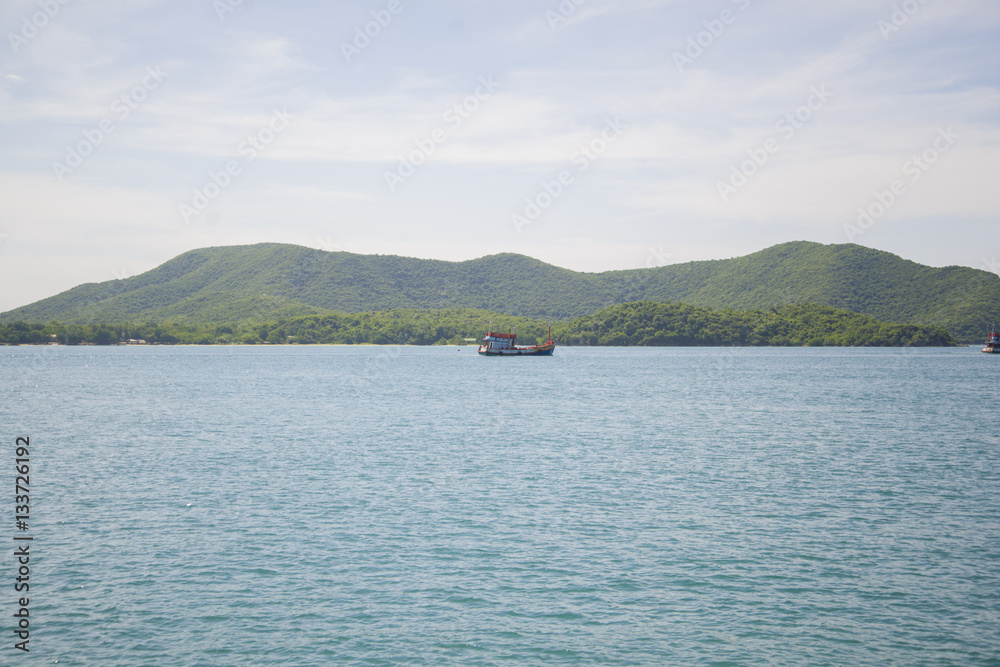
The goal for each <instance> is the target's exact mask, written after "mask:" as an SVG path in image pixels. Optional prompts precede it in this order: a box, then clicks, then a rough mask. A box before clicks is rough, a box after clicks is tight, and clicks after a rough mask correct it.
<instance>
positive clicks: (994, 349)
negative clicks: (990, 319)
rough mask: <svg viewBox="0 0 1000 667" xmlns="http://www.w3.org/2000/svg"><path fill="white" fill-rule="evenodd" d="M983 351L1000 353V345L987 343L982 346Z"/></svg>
mask: <svg viewBox="0 0 1000 667" xmlns="http://www.w3.org/2000/svg"><path fill="white" fill-rule="evenodd" d="M983 352H985V353H986V354H1000V347H993V346H992V345H987V346H986V347H984V348H983Z"/></svg>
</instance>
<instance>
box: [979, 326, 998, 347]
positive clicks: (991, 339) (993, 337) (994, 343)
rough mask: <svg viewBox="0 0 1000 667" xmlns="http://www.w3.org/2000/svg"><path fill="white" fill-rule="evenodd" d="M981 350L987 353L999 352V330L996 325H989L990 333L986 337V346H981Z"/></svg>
mask: <svg viewBox="0 0 1000 667" xmlns="http://www.w3.org/2000/svg"><path fill="white" fill-rule="evenodd" d="M983 352H986V353H989V354H1000V331H997V325H995V324H994V325H993V326H992V327H990V333H989V335H988V336H987V337H986V347H984V348H983Z"/></svg>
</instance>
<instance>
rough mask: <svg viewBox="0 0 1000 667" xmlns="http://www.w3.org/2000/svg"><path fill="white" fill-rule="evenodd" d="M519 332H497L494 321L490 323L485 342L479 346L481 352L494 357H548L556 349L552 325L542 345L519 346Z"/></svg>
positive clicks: (484, 338)
mask: <svg viewBox="0 0 1000 667" xmlns="http://www.w3.org/2000/svg"><path fill="white" fill-rule="evenodd" d="M516 339H517V334H516V333H514V332H513V331H509V332H507V333H505V334H504V333H496V332H495V331H493V323H492V322H491V323H490V328H489V331H487V332H486V335H485V336H483V344H482V345H480V346H479V354H484V355H487V356H492V357H525V356H534V357H546V356H550V355H551V354H552V351H553V350H555V349H556V342H555V341H554V340H552V327H551V326H550V327H549V334H548V336H547V338H546V340H545V342H544V343H542V344H541V345H526V346H524V347H518V346H517V345H515V344H514V341H515V340H516Z"/></svg>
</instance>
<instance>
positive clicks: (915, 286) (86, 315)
mask: <svg viewBox="0 0 1000 667" xmlns="http://www.w3.org/2000/svg"><path fill="white" fill-rule="evenodd" d="M635 301H658V302H665V301H677V302H683V303H688V304H692V305H696V306H702V307H707V308H716V309H719V308H734V309H741V310H742V309H769V308H776V307H779V306H782V305H787V304H799V303H813V304H819V305H828V306H833V307H836V308H843V309H847V310H851V311H854V312H857V313H862V314H864V315H868V316H870V317H874V318H876V319H878V320H882V321H885V322H902V323H917V324H930V325H937V326H941V327H943V328H945V329H947V330H948V331H950V332H951V333H952V334H953V335H955V336H956V337H957V338H958V339H960V340H965V341H979V339H981V338H982V337H983V335H984V333H985V331H986V330H988V328H989V325H990V323H991V322H992V321H997V322H1000V277H998V276H996V275H994V274H991V273H988V272H986V271H979V270H975V269H970V268H964V267H947V268H941V269H939V268H932V267H928V266H923V265H921V264H917V263H915V262H910V261H907V260H904V259H902V258H900V257H897V256H895V255H892V254H890V253H886V252H882V251H878V250H872V249H869V248H865V247H862V246H858V245H854V244H847V245H822V244H819V243H810V242H804V241H799V242H792V243H785V244H781V245H778V246H774V247H771V248H768V249H766V250H762V251H760V252H756V253H753V254H751V255H747V256H745V257H737V258H734V259H726V260H712V261H702V262H690V263H687V264H675V265H670V266H663V267H658V268H653V269H633V270H628V271H609V272H605V273H580V272H576V271H570V270H568V269H562V268H558V267H555V266H552V265H550V264H546V263H544V262H540V261H538V260H535V259H532V258H530V257H525V256H523V255H515V254H500V255H492V256H489V257H482V258H480V259H474V260H469V261H466V262H445V261H439V260H423V259H413V258H406V257H397V256H391V255H357V254H353V253H347V252H325V251H321V250H314V249H311V248H304V247H301V246H294V245H286V244H276V243H264V244H258V245H251V246H230V247H219V248H202V249H199V250H192V251H190V252H187V253H184V254H183V255H180V256H178V257H176V258H174V259H172V260H170V261H168V262H166V263H164V264H162V265H161V266H159V267H157V268H155V269H153V270H151V271H148V272H146V273H143V274H141V275H138V276H135V277H132V278H127V279H124V280H115V281H109V282H106V283H98V284H86V285H81V286H79V287H76V288H74V289H71V290H68V291H66V292H63V293H62V294H58V295H56V296H53V297H50V298H48V299H43V300H42V301H38V302H36V303H33V304H30V305H28V306H24V307H22V308H17V309H15V310H11V311H8V312H6V313H2V314H0V322H8V323H9V322H15V321H25V322H50V321H58V322H63V323H67V324H69V323H94V322H128V321H132V322H186V323H192V324H199V323H223V322H253V321H260V322H265V321H274V320H277V319H280V318H291V317H300V316H304V315H327V314H331V313H334V312H342V313H358V312H366V311H379V310H387V309H394V308H414V309H443V308H477V309H483V310H488V311H493V312H499V313H506V314H509V315H518V316H526V317H533V318H538V319H542V320H552V321H565V320H569V319H572V318H575V317H581V316H584V315H590V314H592V313H595V312H596V311H598V310H600V309H602V308H605V307H607V306H611V305H615V304H621V303H627V302H635Z"/></svg>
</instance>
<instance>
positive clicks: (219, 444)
mask: <svg viewBox="0 0 1000 667" xmlns="http://www.w3.org/2000/svg"><path fill="white" fill-rule="evenodd" d="M998 389H1000V359H995V358H992V357H989V356H987V355H982V354H980V353H979V352H978V348H967V349H949V350H898V349H896V350H868V349H832V350H831V349H693V348H669V349H596V348H560V349H558V350H557V351H556V354H555V356H553V357H551V358H544V359H487V358H480V357H478V356H477V355H476V354H475V352H474V350H473V349H472V348H463V349H461V350H460V351H459V350H458V349H456V348H454V347H449V348H377V347H256V348H255V347H206V348H201V347H150V348H139V347H130V348H123V347H116V348H94V347H81V348H54V347H46V348H38V347H22V348H0V430H2V432H0V438H2V440H3V441H4V442H6V443H7V444H8V446H7V447H5V448H4V451H5V452H7V453H5V454H4V455H3V458H2V459H0V463H2V464H3V466H4V468H5V469H6V470H7V471H9V479H10V483H11V485H12V486H13V476H14V475H13V470H12V469H13V458H14V455H13V442H14V438H15V437H16V436H18V435H29V436H30V437H31V442H32V445H33V446H32V510H31V511H32V525H31V528H32V530H31V534H32V535H33V536H34V538H35V541H34V542H33V545H32V549H33V555H34V558H33V560H32V584H31V594H32V596H31V606H32V607H31V614H32V617H31V618H32V626H31V627H32V635H31V644H30V646H31V649H32V650H31V653H30V655H22V654H21V653H20V652H18V651H14V650H13V649H12V648H11V646H12V644H13V641H14V640H13V639H12V637H13V635H12V634H10V633H9V632H5V633H4V634H5V635H6V636H7V639H6V640H5V644H4V645H3V646H0V663H2V664H35V663H38V664H42V663H45V664H53V663H54V662H55V661H56V660H58V664H59V665H130V666H131V665H171V666H173V665H247V664H261V665H494V664H509V665H533V664H540V665H541V664H544V665H674V664H713V665H806V664H808V665H845V664H871V665H885V664H899V665H904V664H905V665H986V664H992V665H997V664H1000V659H998V655H1000V622H998V613H1000V429H998V421H1000V419H998V416H1000V415H998V411H997V409H996V401H997V396H998ZM5 478H8V477H5ZM0 497H2V496H0ZM12 501H13V499H12V498H9V500H8V501H7V502H5V503H4V505H2V506H0V513H4V514H7V515H8V516H11V515H13V506H12V505H13V502H12ZM10 524H11V525H9V527H8V529H7V530H5V531H2V532H0V539H4V540H7V541H8V544H12V542H10V540H11V537H12V536H13V535H14V534H15V532H16V531H15V530H14V527H13V525H12V524H13V520H12V519H11V521H10ZM10 553H11V550H10V549H5V550H4V556H3V557H2V560H0V590H2V591H6V592H5V593H0V613H2V614H3V616H5V617H7V618H8V619H9V618H11V617H10V614H12V613H13V612H14V611H15V610H16V609H15V606H14V602H15V600H16V596H15V594H14V593H13V588H12V582H13V576H14V575H13V572H14V569H15V565H14V563H13V558H12V557H11V555H10ZM8 623H9V621H8ZM5 627H9V626H5Z"/></svg>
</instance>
